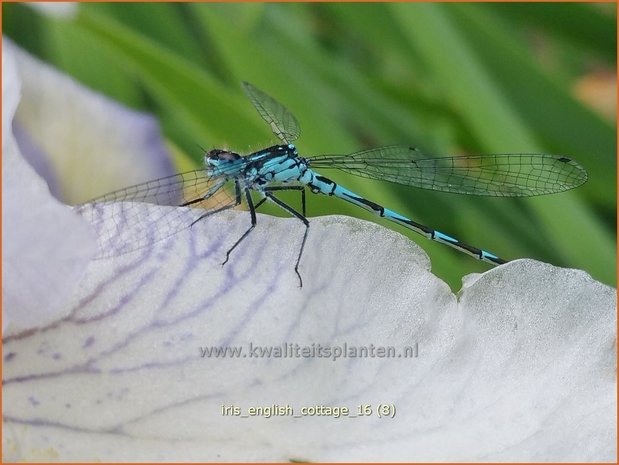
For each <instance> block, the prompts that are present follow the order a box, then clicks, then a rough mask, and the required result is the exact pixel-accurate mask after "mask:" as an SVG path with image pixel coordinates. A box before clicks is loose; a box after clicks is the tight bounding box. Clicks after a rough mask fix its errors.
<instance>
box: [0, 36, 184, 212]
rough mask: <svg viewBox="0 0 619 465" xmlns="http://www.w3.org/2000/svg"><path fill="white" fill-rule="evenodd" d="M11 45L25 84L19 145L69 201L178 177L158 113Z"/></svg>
mask: <svg viewBox="0 0 619 465" xmlns="http://www.w3.org/2000/svg"><path fill="white" fill-rule="evenodd" d="M5 42H6V45H5V46H6V47H8V48H9V49H11V50H12V51H13V53H14V54H15V57H16V62H17V70H18V73H19V76H20V78H21V80H22V96H23V97H22V101H21V103H20V106H19V109H18V111H17V114H16V116H15V119H16V124H17V125H19V126H18V131H17V133H16V135H17V136H18V143H19V144H20V148H21V150H22V152H23V154H24V156H25V157H26V159H27V160H28V161H29V162H30V163H31V164H32V165H33V167H34V168H35V169H36V170H37V172H38V173H39V174H40V175H42V176H46V179H47V181H48V183H49V184H50V186H53V188H52V191H53V192H54V193H55V194H56V193H57V194H58V196H59V198H60V199H61V200H63V201H64V202H66V203H70V204H75V203H79V202H83V201H86V200H89V199H90V198H93V197H95V196H98V195H102V194H104V193H107V192H109V191H112V190H115V189H118V188H121V187H126V186H130V185H133V184H137V183H139V182H143V181H148V180H151V179H157V178H160V177H164V176H168V175H170V174H173V172H174V169H173V166H172V162H171V159H170V155H169V152H168V150H167V149H166V148H165V146H164V145H163V143H162V138H161V134H160V130H159V126H158V124H157V121H156V120H155V119H154V118H153V117H152V116H149V115H146V114H143V113H138V112H135V111H132V110H128V109H127V108H125V107H123V106H122V105H120V104H118V103H116V102H114V101H111V100H109V99H107V98H106V97H104V96H102V95H100V94H98V93H95V92H93V91H91V90H89V89H87V88H85V87H83V86H81V85H80V84H78V83H77V82H75V81H74V80H73V79H71V78H69V77H67V76H65V75H63V74H60V73H58V72H57V71H56V70H54V69H53V68H52V67H50V66H48V65H46V64H44V63H42V62H41V61H39V60H37V59H35V58H33V57H31V56H30V55H28V54H27V53H25V52H24V51H22V50H20V49H19V48H18V47H16V46H15V45H13V44H11V43H10V42H9V41H8V40H5Z"/></svg>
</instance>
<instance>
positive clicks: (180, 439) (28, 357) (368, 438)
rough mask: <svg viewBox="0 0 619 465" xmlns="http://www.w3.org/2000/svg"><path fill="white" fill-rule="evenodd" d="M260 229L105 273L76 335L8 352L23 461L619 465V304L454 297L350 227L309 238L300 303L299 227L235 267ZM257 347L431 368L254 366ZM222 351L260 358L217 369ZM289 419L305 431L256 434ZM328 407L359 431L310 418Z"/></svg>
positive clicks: (566, 275) (70, 323)
mask: <svg viewBox="0 0 619 465" xmlns="http://www.w3.org/2000/svg"><path fill="white" fill-rule="evenodd" d="M153 208H157V207H153ZM247 227H248V218H247V214H246V213H237V212H228V213H227V214H221V215H217V216H215V217H212V218H209V219H208V220H207V221H203V222H200V223H197V224H196V225H194V227H192V228H191V229H188V230H186V231H184V232H181V233H178V234H177V235H175V236H173V237H172V238H171V239H170V240H168V241H167V242H165V241H164V242H159V243H157V244H155V245H154V246H152V247H150V248H145V249H141V250H139V251H137V252H135V253H133V254H129V255H124V256H123V257H121V258H119V259H116V260H107V261H104V260H102V261H96V262H93V263H92V264H91V266H90V268H89V270H88V272H87V273H86V274H85V276H84V279H83V280H82V281H81V284H80V286H79V288H78V289H77V290H76V292H75V294H74V296H73V299H72V303H71V305H70V306H69V309H70V311H69V314H68V316H67V317H66V318H64V319H61V320H59V321H58V322H56V323H55V324H53V325H49V326H47V327H42V328H41V329H40V330H39V331H37V332H34V333H22V334H14V335H13V336H10V337H5V339H4V356H5V360H4V370H3V400H4V412H3V413H4V422H5V423H4V428H3V432H4V433H3V434H4V435H5V439H4V450H5V451H7V450H10V451H16V452H15V454H14V456H12V457H11V458H12V459H14V460H22V461H28V460H33V459H35V458H37V457H40V456H37V455H36V452H33V451H47V453H48V454H49V455H48V456H45V457H44V458H47V459H48V460H50V459H52V458H53V459H54V460H62V461H92V460H102V461H149V462H150V461H201V462H204V461H283V462H287V461H291V460H304V461H316V462H319V461H362V460H363V461H365V460H369V461H385V460H386V461H495V460H507V461H614V460H615V456H616V430H615V424H616V396H615V393H616V372H615V366H616V360H615V341H616V334H615V328H616V312H615V308H616V291H615V290H614V289H612V288H609V287H607V286H604V285H602V284H600V283H597V282H595V281H593V280H592V279H591V278H590V277H589V276H588V275H586V274H585V273H583V272H580V271H576V270H566V269H560V268H556V267H552V266H550V265H544V264H540V263H538V262H535V261H531V260H521V261H517V262H513V263H509V264H507V265H505V266H501V267H498V268H495V269H493V270H491V271H489V272H487V273H484V274H482V275H479V276H477V279H476V280H469V281H467V285H466V287H465V288H464V289H463V290H462V292H461V293H460V294H459V296H458V297H456V296H455V295H454V294H453V293H452V292H451V290H450V289H449V287H448V286H447V285H446V284H445V283H444V282H442V281H440V280H439V279H437V278H436V277H435V276H433V275H432V274H431V273H430V272H429V270H428V268H429V262H428V259H427V256H425V254H424V253H423V252H421V251H420V249H419V248H418V247H417V246H416V245H415V244H414V243H413V242H411V241H409V240H408V239H407V238H405V237H403V236H401V235H399V234H397V233H394V232H392V231H389V230H387V229H385V228H382V227H380V226H377V225H373V224H370V223H366V222H362V221H359V220H354V219H351V218H342V217H327V218H320V219H313V220H312V223H311V228H310V234H309V237H308V241H307V245H306V248H305V255H304V257H303V260H302V262H301V266H300V272H301V274H302V276H303V280H304V286H303V288H301V289H299V287H298V280H297V276H296V275H295V273H294V271H293V267H294V262H295V260H296V257H297V254H298V250H299V249H298V248H299V245H300V241H301V237H302V234H303V226H302V225H301V224H300V223H299V222H298V221H296V220H284V219H278V218H273V217H268V216H262V215H260V216H259V217H258V226H257V227H256V229H255V230H254V231H253V232H252V233H251V234H250V235H249V236H248V238H247V239H246V240H245V241H244V242H242V243H241V245H239V247H238V248H237V250H235V251H234V252H233V253H232V255H231V257H230V261H229V262H228V263H227V264H226V265H225V266H224V267H222V266H221V263H222V261H223V259H224V257H225V255H226V250H228V248H229V247H230V246H231V244H232V243H234V241H235V240H236V239H237V238H238V237H240V235H241V234H242V233H243V232H244V231H245V230H246V229H247ZM250 344H253V345H254V346H258V347H261V348H264V349H263V350H266V349H268V348H269V347H270V348H271V350H272V349H273V348H276V347H279V348H280V350H281V349H282V348H285V347H288V344H293V345H294V344H298V345H300V346H306V347H309V348H311V347H316V345H318V344H321V345H322V346H324V347H329V348H335V347H343V346H344V344H347V347H349V348H356V347H360V346H365V347H368V346H369V345H370V344H373V345H374V346H375V347H378V346H393V347H394V348H395V349H396V350H397V351H402V350H405V348H406V347H407V346H408V347H417V348H418V352H417V353H418V357H416V358H380V357H374V358H371V357H370V358H359V357H356V358H355V357H351V356H348V357H340V358H338V359H337V360H334V359H333V358H334V357H333V356H331V357H311V356H310V357H307V356H306V357H304V356H301V357H295V356H290V355H288V356H286V357H284V356H280V357H275V356H271V357H265V356H251V355H250V352H249V350H250V347H249V345H250ZM212 347H222V348H225V347H229V348H232V347H241V348H242V350H243V351H244V352H243V353H244V354H245V357H243V356H240V357H234V356H229V357H227V358H223V357H216V356H211V357H203V356H202V354H204V353H206V349H207V348H212ZM398 353H401V352H398ZM281 354H283V352H280V355H281ZM273 405H279V406H282V407H285V406H286V405H290V406H291V407H292V408H293V409H294V413H295V414H296V415H298V416H299V417H298V418H294V417H292V416H285V415H282V416H278V415H274V416H272V417H271V418H264V417H259V416H248V414H249V408H251V407H266V408H269V407H272V406H273ZM316 406H318V408H319V409H320V407H325V406H326V407H336V408H340V409H341V408H343V407H347V408H349V409H350V412H351V414H354V415H357V417H356V418H348V417H340V418H337V419H335V418H332V417H333V413H331V416H328V415H312V416H308V415H305V416H304V415H302V414H301V408H302V407H316ZM364 406H369V408H370V412H371V414H370V415H368V416H362V415H359V412H360V411H361V412H363V411H365V409H366V407H364ZM379 406H383V408H384V411H382V412H383V416H382V417H379V416H378V415H377V408H378V407H379ZM394 408H395V410H394ZM237 409H238V410H237ZM322 411H323V412H325V410H322ZM237 412H238V413H239V415H237V414H236V413H237ZM282 412H283V413H285V410H282Z"/></svg>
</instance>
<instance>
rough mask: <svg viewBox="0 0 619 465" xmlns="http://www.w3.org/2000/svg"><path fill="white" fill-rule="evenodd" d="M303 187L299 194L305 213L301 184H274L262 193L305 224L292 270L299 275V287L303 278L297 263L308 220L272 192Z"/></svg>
mask: <svg viewBox="0 0 619 465" xmlns="http://www.w3.org/2000/svg"><path fill="white" fill-rule="evenodd" d="M275 187H280V188H279V189H276V188H275ZM299 187H300V188H301V189H303V191H302V192H303V193H302V194H301V198H302V206H303V213H305V189H304V188H303V186H290V187H288V186H274V187H270V188H265V189H264V195H266V196H267V197H268V198H269V199H271V200H272V201H273V202H275V203H276V204H277V205H279V206H280V207H281V208H283V209H284V210H286V211H287V212H288V213H290V214H291V215H293V216H295V217H296V218H298V219H299V220H301V221H302V222H303V224H304V225H305V234H303V241H302V242H301V249H300V250H299V256H298V257H297V263H296V264H295V266H294V271H295V273H296V274H297V276H298V277H299V287H303V279H302V278H301V274H300V273H299V263H300V262H301V256H302V255H303V249H304V248H305V241H306V240H307V233H308V232H309V221H308V219H307V218H306V217H305V214H303V215H302V214H301V213H299V212H298V211H296V210H295V209H294V208H292V207H291V206H289V205H287V204H285V203H284V202H282V201H281V200H279V199H278V198H277V197H275V196H274V195H273V194H272V192H273V191H275V190H300V189H298V188H299Z"/></svg>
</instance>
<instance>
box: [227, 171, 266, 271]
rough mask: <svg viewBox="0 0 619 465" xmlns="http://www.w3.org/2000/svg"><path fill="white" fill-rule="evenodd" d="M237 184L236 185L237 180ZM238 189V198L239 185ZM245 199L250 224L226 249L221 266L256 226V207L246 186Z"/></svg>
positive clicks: (239, 193)
mask: <svg viewBox="0 0 619 465" xmlns="http://www.w3.org/2000/svg"><path fill="white" fill-rule="evenodd" d="M237 186H238V182H237ZM238 189H239V190H238V195H239V199H240V196H241V192H240V189H241V187H240V186H238ZM245 200H246V201H247V207H249V214H250V215H251V226H250V227H249V229H248V230H247V231H245V233H244V234H243V235H242V236H241V237H240V239H239V240H238V241H236V242H235V243H234V245H233V246H232V247H230V250H228V251H227V252H226V259H225V260H224V262H223V263H222V264H221V266H224V265H225V264H226V263H227V262H228V260H229V259H230V253H231V252H232V251H233V250H234V249H235V248H236V246H237V245H239V244H240V243H241V241H242V240H243V239H245V238H246V237H247V235H248V234H249V233H250V232H251V231H252V230H253V229H254V228H255V227H256V207H254V201H253V200H252V198H251V192H250V191H249V189H247V188H245ZM263 200H265V199H263ZM262 203H263V202H262V201H261V202H260V203H258V205H261V204H262Z"/></svg>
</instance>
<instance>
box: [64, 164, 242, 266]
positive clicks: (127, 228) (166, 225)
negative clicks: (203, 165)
mask: <svg viewBox="0 0 619 465" xmlns="http://www.w3.org/2000/svg"><path fill="white" fill-rule="evenodd" d="M225 184H226V180H225V179H224V178H220V177H218V178H213V177H210V176H208V175H207V174H206V172H205V171H203V170H195V171H189V172H186V173H181V174H176V175H174V176H169V177H166V178H161V179H156V180H153V181H148V182H145V183H142V184H137V185H135V186H131V187H127V188H125V189H120V190H117V191H114V192H111V193H109V194H106V195H103V196H101V197H98V198H96V199H93V200H91V201H89V202H87V203H84V204H82V205H78V206H76V207H74V209H75V211H76V212H77V213H78V214H80V215H81V216H82V217H84V218H85V219H86V220H87V221H89V222H90V223H91V224H92V225H93V226H94V228H95V230H96V232H97V236H98V242H99V252H98V255H97V258H106V257H112V256H118V255H123V254H126V253H129V252H132V251H135V250H139V249H141V248H144V247H148V246H150V245H152V244H154V243H155V242H158V241H160V240H162V239H165V238H167V237H169V236H172V235H173V234H175V233H177V232H179V231H181V230H183V229H185V228H188V227H190V226H191V224H192V223H193V222H194V221H196V220H198V219H199V218H200V217H201V216H203V215H205V214H209V213H214V212H216V211H218V210H220V209H225V208H227V207H233V206H235V205H236V204H237V197H236V195H235V194H232V193H231V192H230V191H229V190H228V189H224V188H223V187H224V185H225ZM144 203H151V204H156V205H161V206H167V208H158V209H152V208H144V205H143V204H144Z"/></svg>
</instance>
